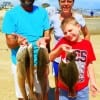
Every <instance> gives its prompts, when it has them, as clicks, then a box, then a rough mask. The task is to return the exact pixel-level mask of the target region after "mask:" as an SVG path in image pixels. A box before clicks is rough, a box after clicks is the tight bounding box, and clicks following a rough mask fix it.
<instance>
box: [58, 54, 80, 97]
mask: <svg viewBox="0 0 100 100" xmlns="http://www.w3.org/2000/svg"><path fill="white" fill-rule="evenodd" d="M75 58H76V53H75V52H69V53H68V54H67V56H66V62H64V61H63V60H62V61H61V62H60V64H59V77H60V79H61V80H62V82H63V83H64V84H65V85H66V86H67V87H68V97H72V98H74V97H76V91H75V85H76V83H77V82H78V79H79V71H78V68H77V65H76V63H75Z"/></svg>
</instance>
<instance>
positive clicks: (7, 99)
mask: <svg viewBox="0 0 100 100" xmlns="http://www.w3.org/2000/svg"><path fill="white" fill-rule="evenodd" d="M2 14H4V12H3V13H2ZM0 16H1V11H0ZM86 23H87V26H88V28H89V31H90V33H91V42H92V43H93V47H94V50H95V53H96V57H97V60H96V62H94V70H95V74H96V81H97V85H98V86H99V87H100V78H99V77H100V67H99V66H100V28H99V27H100V17H99V18H86ZM91 23H92V24H91ZM94 27H95V29H94ZM52 42H53V41H52ZM50 71H51V67H50ZM49 83H50V87H52V88H53V87H54V86H55V84H54V77H53V76H52V73H50V75H49ZM0 100H17V99H16V96H15V91H14V82H13V75H12V72H11V61H10V50H9V48H8V47H7V45H6V42H5V36H4V35H3V34H1V33H0ZM90 100H100V94H97V96H96V97H92V96H90Z"/></svg>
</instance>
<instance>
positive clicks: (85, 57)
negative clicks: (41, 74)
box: [49, 17, 98, 100]
mask: <svg viewBox="0 0 100 100" xmlns="http://www.w3.org/2000/svg"><path fill="white" fill-rule="evenodd" d="M61 28H62V30H63V33H64V37H63V38H61V39H60V40H59V42H58V43H57V44H56V46H55V47H54V49H53V50H52V51H51V53H50V56H49V57H50V60H51V61H54V59H55V58H56V57H61V59H62V60H64V59H65V57H66V52H68V51H73V50H74V52H75V53H76V54H77V56H76V59H75V61H76V64H77V68H78V71H79V79H78V82H77V84H76V85H75V87H74V88H75V90H76V91H77V96H76V97H75V98H71V97H68V88H67V86H66V85H65V84H64V83H63V82H62V81H61V80H60V79H59V81H58V87H59V100H89V89H88V83H89V78H90V85H91V90H92V92H93V94H94V95H95V93H96V92H97V91H98V88H97V86H96V81H95V76H94V70H93V67H92V62H93V61H94V60H96V58H95V54H94V51H93V48H92V45H91V43H90V41H88V40H85V39H82V38H81V37H80V28H81V27H80V25H79V24H78V22H77V21H76V20H75V19H74V18H73V17H70V18H65V19H64V20H63V21H62V23H61ZM88 69H89V70H88Z"/></svg>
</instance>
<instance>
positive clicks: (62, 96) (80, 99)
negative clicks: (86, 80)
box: [59, 87, 89, 100]
mask: <svg viewBox="0 0 100 100" xmlns="http://www.w3.org/2000/svg"><path fill="white" fill-rule="evenodd" d="M59 100H89V88H88V87H85V88H84V89H82V90H80V91H78V92H77V96H76V97H75V98H71V97H68V92H67V91H65V90H62V89H60V90H59Z"/></svg>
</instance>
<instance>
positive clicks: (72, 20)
mask: <svg viewBox="0 0 100 100" xmlns="http://www.w3.org/2000/svg"><path fill="white" fill-rule="evenodd" d="M67 24H73V25H77V24H78V22H77V21H76V19H75V18H74V17H67V18H65V19H64V20H63V21H62V22H61V29H62V30H64V28H65V26H66V25H67Z"/></svg>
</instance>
